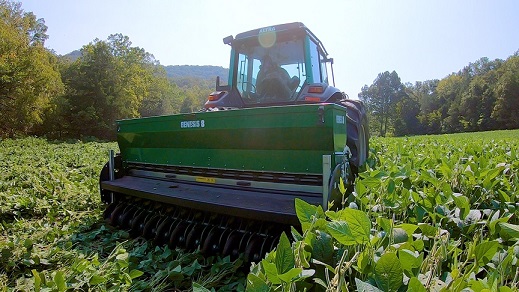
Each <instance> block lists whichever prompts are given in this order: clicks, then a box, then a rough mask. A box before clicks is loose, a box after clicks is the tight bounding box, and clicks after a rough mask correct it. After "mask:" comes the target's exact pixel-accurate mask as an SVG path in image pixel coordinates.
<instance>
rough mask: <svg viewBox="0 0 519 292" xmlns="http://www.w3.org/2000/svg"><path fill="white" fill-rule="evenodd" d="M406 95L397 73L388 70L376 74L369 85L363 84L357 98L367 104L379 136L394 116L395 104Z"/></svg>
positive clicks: (384, 133)
mask: <svg viewBox="0 0 519 292" xmlns="http://www.w3.org/2000/svg"><path fill="white" fill-rule="evenodd" d="M405 96H406V93H405V90H404V86H403V84H402V83H401V81H400V77H398V74H397V73H396V72H395V71H393V72H391V73H389V72H388V71H386V72H384V73H380V74H378V76H377V78H376V79H375V80H374V81H373V84H372V85H371V86H369V87H368V86H367V85H365V86H364V87H363V88H362V90H361V93H360V94H359V98H360V99H361V100H362V101H363V102H364V103H365V104H366V105H367V106H368V110H369V112H370V116H371V117H372V120H374V121H375V123H376V124H377V125H378V132H379V135H380V136H385V135H386V133H387V132H388V130H389V129H390V126H392V125H391V123H393V122H394V120H395V117H396V105H397V104H398V102H399V101H400V100H401V99H402V98H404V97H405Z"/></svg>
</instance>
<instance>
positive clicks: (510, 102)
mask: <svg viewBox="0 0 519 292" xmlns="http://www.w3.org/2000/svg"><path fill="white" fill-rule="evenodd" d="M499 72H500V73H501V74H500V76H499V79H498V80H497V84H496V103H495V106H494V109H493V112H492V118H493V119H495V120H496V122H497V123H498V126H499V128H500V129H516V128H519V119H518V118H517V117H518V116H519V56H518V54H517V53H516V55H514V56H512V57H510V58H508V59H507V60H506V62H505V63H504V64H503V66H502V67H501V68H500V70H499Z"/></svg>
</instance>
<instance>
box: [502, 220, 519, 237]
mask: <svg viewBox="0 0 519 292" xmlns="http://www.w3.org/2000/svg"><path fill="white" fill-rule="evenodd" d="M498 225H499V227H500V228H501V230H500V231H499V234H500V235H501V236H502V237H503V239H505V240H509V239H512V238H519V225H515V224H510V223H504V222H499V223H498Z"/></svg>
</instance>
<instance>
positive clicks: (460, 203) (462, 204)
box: [453, 195, 470, 220]
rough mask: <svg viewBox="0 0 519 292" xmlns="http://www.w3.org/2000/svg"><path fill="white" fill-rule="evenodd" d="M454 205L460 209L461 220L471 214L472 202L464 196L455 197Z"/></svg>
mask: <svg viewBox="0 0 519 292" xmlns="http://www.w3.org/2000/svg"><path fill="white" fill-rule="evenodd" d="M453 198H454V204H456V207H458V208H459V209H460V218H461V219H462V220H463V219H465V217H467V215H468V214H469V212H470V200H469V198H467V197H465V196H463V195H458V196H456V195H453Z"/></svg>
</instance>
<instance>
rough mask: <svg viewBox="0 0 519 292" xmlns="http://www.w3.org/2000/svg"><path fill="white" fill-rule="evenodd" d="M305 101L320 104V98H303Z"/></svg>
mask: <svg viewBox="0 0 519 292" xmlns="http://www.w3.org/2000/svg"><path fill="white" fill-rule="evenodd" d="M305 101H313V102H320V101H321V98H319V97H314V96H305Z"/></svg>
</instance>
